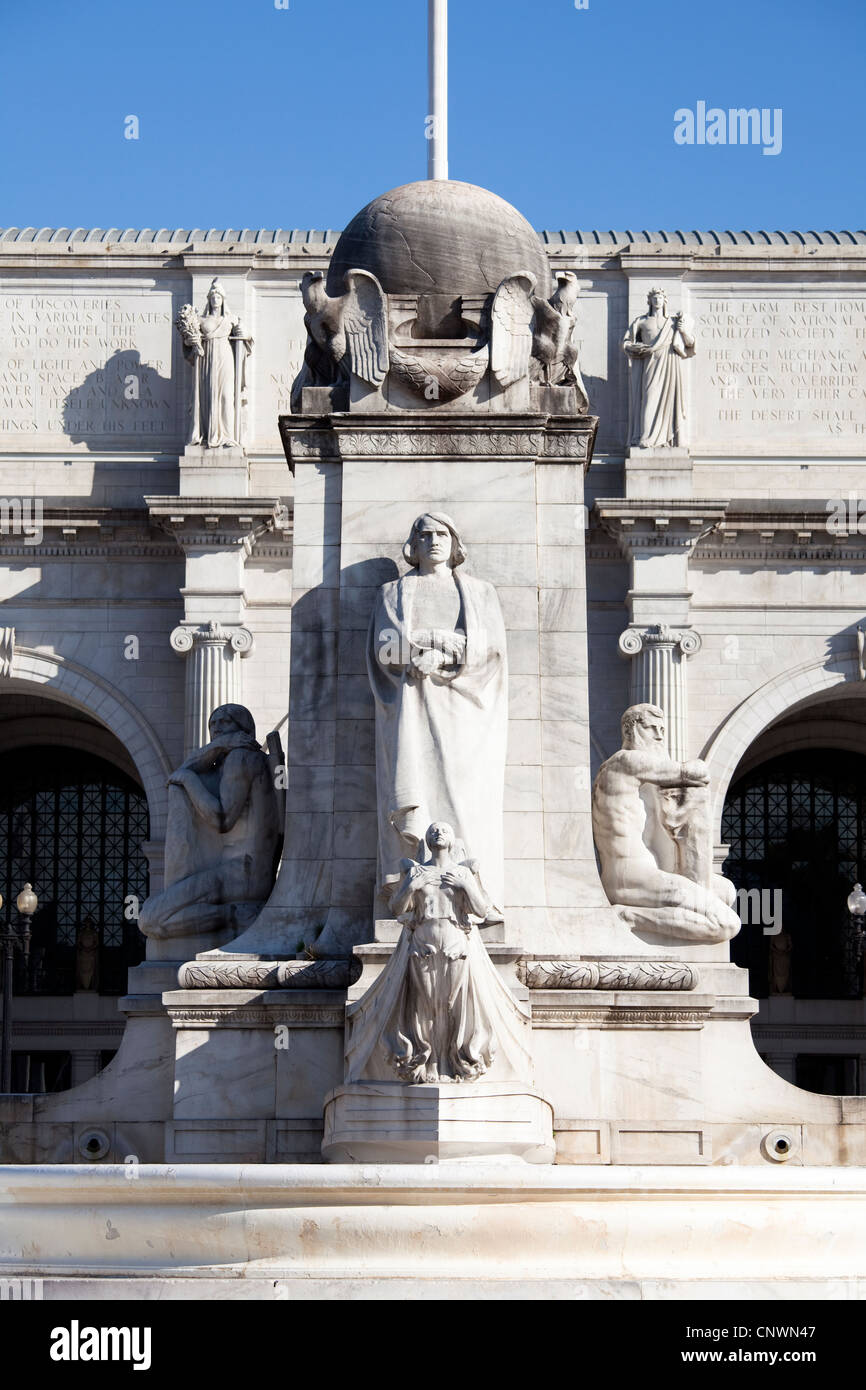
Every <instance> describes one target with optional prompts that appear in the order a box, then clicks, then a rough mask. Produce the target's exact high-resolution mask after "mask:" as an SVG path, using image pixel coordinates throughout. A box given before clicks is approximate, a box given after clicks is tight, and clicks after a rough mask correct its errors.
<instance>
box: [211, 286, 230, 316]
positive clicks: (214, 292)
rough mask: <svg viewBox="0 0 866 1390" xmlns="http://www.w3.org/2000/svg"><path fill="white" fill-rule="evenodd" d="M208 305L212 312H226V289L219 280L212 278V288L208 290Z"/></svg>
mask: <svg viewBox="0 0 866 1390" xmlns="http://www.w3.org/2000/svg"><path fill="white" fill-rule="evenodd" d="M207 307H208V309H209V310H210V312H211V313H212V314H224V313H225V311H226V297H225V291H224V290H223V287H222V285H221V284H220V282H219V280H216V279H215V280H212V281H211V286H210V289H209V290H208V292H207Z"/></svg>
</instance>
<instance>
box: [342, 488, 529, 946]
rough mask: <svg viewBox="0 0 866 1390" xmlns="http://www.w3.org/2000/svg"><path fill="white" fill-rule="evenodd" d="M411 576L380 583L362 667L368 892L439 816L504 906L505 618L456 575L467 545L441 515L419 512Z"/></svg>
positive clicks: (489, 590)
mask: <svg viewBox="0 0 866 1390" xmlns="http://www.w3.org/2000/svg"><path fill="white" fill-rule="evenodd" d="M403 554H404V556H405V558H406V560H407V562H408V564H409V565H410V567H411V568H410V572H409V574H407V575H404V576H403V577H402V578H401V579H396V580H393V581H391V582H390V583H387V584H383V585H382V587H381V588H380V590H379V592H378V595H377V599H376V605H375V609H374V612H373V617H372V620H371V623H370V631H369V640H368V650H367V668H368V672H369V676H370V683H371V685H372V688H373V695H374V699H375V704H376V778H377V804H378V819H379V872H378V888H379V891H380V892H381V893H382V894H383V896H384V898H385V900H386V902H387V901H388V900H389V899H390V896H391V894H392V893H393V890H394V888H395V886H396V885H397V884H398V883H399V881H400V880H401V879H402V878H403V875H404V870H403V869H402V868H401V860H403V859H405V858H406V857H407V856H408V857H410V858H412V859H415V858H417V857H418V851H419V849H420V848H421V847H422V846H423V838H424V834H425V831H426V828H427V826H428V825H429V824H430V823H431V822H432V821H433V820H434V819H441V820H446V821H448V822H449V824H450V825H452V826H453V827H454V831H455V834H456V836H457V838H458V840H460V841H461V842H462V843H463V844H464V845H466V846H469V847H471V852H472V854H473V856H474V857H475V858H476V859H477V860H478V861H479V862H480V864H481V866H482V873H483V876H484V888H485V890H486V892H487V895H488V897H489V899H490V903H491V907H490V911H489V913H488V918H487V920H488V921H494V920H501V909H502V904H503V888H502V876H503V855H502V796H503V784H504V780H505V748H506V738H507V728H508V671H507V663H506V643H505V625H504V623H503V619H502V611H501V609H500V607H499V599H498V597H497V594H496V590H495V589H494V588H493V585H492V584H489V583H487V582H486V581H485V580H482V579H473V578H470V577H469V576H466V575H461V574H459V573H458V570H459V567H460V566H461V565H462V564H463V561H464V560H465V558H466V551H465V549H464V547H463V544H462V542H461V540H460V537H459V535H458V533H457V527H456V526H455V524H454V522H453V521H452V520H451V519H450V518H449V517H447V516H445V515H444V514H442V513H441V512H428V513H426V514H425V515H423V516H419V517H418V518H417V519H416V521H415V522H414V524H413V526H412V530H411V533H410V536H409V539H408V540H407V542H406V544H405V546H404V547H403Z"/></svg>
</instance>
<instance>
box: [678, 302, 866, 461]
mask: <svg viewBox="0 0 866 1390" xmlns="http://www.w3.org/2000/svg"><path fill="white" fill-rule="evenodd" d="M693 312H694V322H695V336H696V338H697V341H698V344H699V348H700V351H699V354H698V357H697V358H696V361H695V366H696V392H697V415H698V420H699V424H700V437H701V438H702V439H705V440H709V441H712V442H719V443H721V442H722V441H723V440H725V439H732V438H737V439H739V438H744V437H749V436H752V437H754V438H756V439H760V440H761V441H764V442H766V441H769V440H772V439H774V438H775V439H792V440H798V441H801V442H802V441H805V440H811V441H813V442H815V443H819V442H823V443H829V442H830V441H832V440H834V439H835V440H838V439H840V438H842V439H849V440H855V439H857V440H859V441H860V442H861V443H862V439H863V437H864V436H866V296H864V295H863V294H861V293H852V294H851V295H829V294H827V293H826V292H825V291H816V292H814V293H811V294H810V293H804V292H800V291H798V292H797V293H791V292H786V293H784V294H778V293H776V294H772V293H770V294H767V295H766V296H764V295H756V296H755V297H746V296H741V295H736V296H731V297H729V298H724V299H718V298H712V297H709V296H708V297H706V298H704V297H703V296H701V297H698V296H695V299H694V301H693Z"/></svg>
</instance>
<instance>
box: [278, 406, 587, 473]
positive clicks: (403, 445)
mask: <svg viewBox="0 0 866 1390" xmlns="http://www.w3.org/2000/svg"><path fill="white" fill-rule="evenodd" d="M597 427H598V420H597V419H596V417H595V416H592V415H582V416H574V417H573V418H571V417H568V418H565V417H559V416H557V417H548V416H544V415H523V416H515V415H507V416H506V415H494V414H482V413H480V412H479V413H478V414H463V413H460V414H458V413H456V412H449V413H448V414H447V415H446V414H437V415H435V416H431V414H430V413H425V414H423V415H422V414H421V413H420V412H418V413H408V414H407V413H406V412H400V413H399V414H398V413H397V412H395V413H394V415H393V416H392V417H390V418H389V417H388V416H383V415H375V416H360V415H354V414H340V415H333V416H330V417H329V424H328V425H327V426H323V425H311V424H310V421H309V419H305V418H303V417H301V416H294V415H282V416H280V433H281V435H282V438H283V443H284V445H285V448H286V454H287V457H288V458H289V461H290V464H291V463H292V462H293V461H294V460H298V459H316V460H325V461H327V460H328V459H333V460H334V461H337V460H340V459H343V458H368V457H370V456H371V455H377V456H379V457H382V458H407V457H408V458H437V457H440V458H460V457H468V458H502V457H507V456H511V457H515V458H535V459H542V460H543V459H563V460H568V461H572V460H574V461H583V462H584V463H588V461H589V459H590V458H591V457H592V447H593V444H594V441H595V434H596V430H597Z"/></svg>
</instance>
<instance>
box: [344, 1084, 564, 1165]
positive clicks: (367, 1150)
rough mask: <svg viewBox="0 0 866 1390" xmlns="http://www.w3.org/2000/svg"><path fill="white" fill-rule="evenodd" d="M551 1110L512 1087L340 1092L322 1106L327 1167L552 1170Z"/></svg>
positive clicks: (385, 1087) (361, 1087)
mask: <svg viewBox="0 0 866 1390" xmlns="http://www.w3.org/2000/svg"><path fill="white" fill-rule="evenodd" d="M554 1152H555V1148H554V1142H553V1110H552V1108H551V1106H550V1104H549V1103H548V1102H547V1101H546V1100H544V1098H543V1097H542V1096H540V1095H538V1094H537V1092H535V1091H531V1090H527V1089H525V1088H524V1087H522V1086H519V1085H516V1084H515V1083H514V1082H495V1081H487V1082H485V1081H476V1082H471V1083H463V1084H461V1085H444V1084H443V1085H439V1086H424V1085H422V1086H406V1085H403V1084H401V1083H400V1082H399V1081H394V1082H388V1081H377V1082H366V1083H359V1084H356V1085H353V1086H339V1087H337V1089H336V1090H334V1091H331V1093H330V1094H329V1095H328V1097H327V1099H326V1101H325V1136H324V1139H323V1141H322V1156H323V1157H324V1159H325V1162H326V1163H439V1162H445V1161H450V1160H454V1159H462V1160H472V1161H474V1162H476V1163H484V1162H489V1161H491V1160H492V1159H509V1160H517V1161H523V1162H526V1163H552V1162H553V1158H554Z"/></svg>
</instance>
